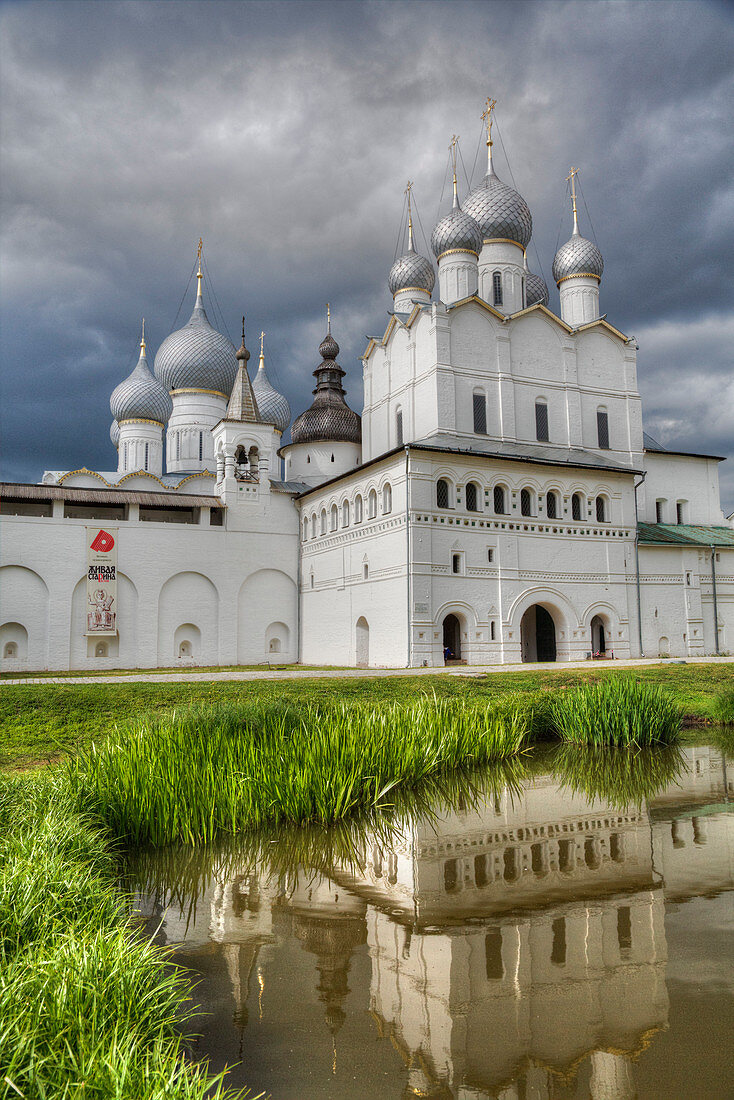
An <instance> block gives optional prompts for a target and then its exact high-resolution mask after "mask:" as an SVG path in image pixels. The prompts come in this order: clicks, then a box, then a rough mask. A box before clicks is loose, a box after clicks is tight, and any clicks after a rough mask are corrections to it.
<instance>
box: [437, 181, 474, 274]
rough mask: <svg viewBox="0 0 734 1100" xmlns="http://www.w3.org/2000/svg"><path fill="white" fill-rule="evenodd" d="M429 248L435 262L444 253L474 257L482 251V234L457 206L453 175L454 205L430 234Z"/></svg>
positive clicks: (469, 217) (472, 220) (468, 216)
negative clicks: (473, 255)
mask: <svg viewBox="0 0 734 1100" xmlns="http://www.w3.org/2000/svg"><path fill="white" fill-rule="evenodd" d="M431 248H432V249H433V254H434V256H435V257H436V259H437V260H440V258H441V256H443V255H444V253H446V252H473V253H474V254H475V255H476V256H479V253H480V252H481V251H482V233H481V230H480V229H479V226H478V225H477V223H476V222H475V221H474V218H472V217H471V215H469V214H465V213H464V211H463V210H462V209H461V207H460V205H459V197H458V195H457V192H456V176H455V175H454V205H453V208H452V210H451V213H449V214H447V215H446V217H445V218H441V221H440V222H439V223H438V225H437V226H436V227H435V229H434V230H433V233H432V234H431Z"/></svg>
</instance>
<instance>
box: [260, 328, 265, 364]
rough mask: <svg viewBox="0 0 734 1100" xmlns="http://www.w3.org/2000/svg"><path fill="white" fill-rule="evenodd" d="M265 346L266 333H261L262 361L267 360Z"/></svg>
mask: <svg viewBox="0 0 734 1100" xmlns="http://www.w3.org/2000/svg"><path fill="white" fill-rule="evenodd" d="M264 344H265V333H264V332H261V333H260V358H261V359H264V358H265V351H264Z"/></svg>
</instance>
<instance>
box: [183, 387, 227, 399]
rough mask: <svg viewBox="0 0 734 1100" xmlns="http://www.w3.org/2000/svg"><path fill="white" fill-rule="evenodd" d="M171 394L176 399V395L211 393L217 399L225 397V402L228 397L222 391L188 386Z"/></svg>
mask: <svg viewBox="0 0 734 1100" xmlns="http://www.w3.org/2000/svg"><path fill="white" fill-rule="evenodd" d="M170 393H171V397H175V396H176V394H178V393H211V394H213V395H214V396H215V397H223V398H224V400H225V401H226V400H227V397H228V395H227V394H226V393H222V391H221V390H200V389H198V388H197V387H193V386H192V387H188V386H187V387H185V388H184V389H180V390H171V391H170Z"/></svg>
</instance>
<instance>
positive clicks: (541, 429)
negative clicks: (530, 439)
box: [535, 401, 550, 443]
mask: <svg viewBox="0 0 734 1100" xmlns="http://www.w3.org/2000/svg"><path fill="white" fill-rule="evenodd" d="M535 438H536V439H537V440H538V442H540V443H547V442H548V440H549V438H550V436H549V435H548V405H547V404H546V402H545V401H536V402H535Z"/></svg>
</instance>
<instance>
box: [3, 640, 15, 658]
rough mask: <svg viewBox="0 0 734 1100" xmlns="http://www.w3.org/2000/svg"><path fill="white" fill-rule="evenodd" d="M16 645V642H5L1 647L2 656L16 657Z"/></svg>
mask: <svg viewBox="0 0 734 1100" xmlns="http://www.w3.org/2000/svg"><path fill="white" fill-rule="evenodd" d="M17 656H18V645H17V643H16V642H6V643H5V648H4V649H3V657H17Z"/></svg>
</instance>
